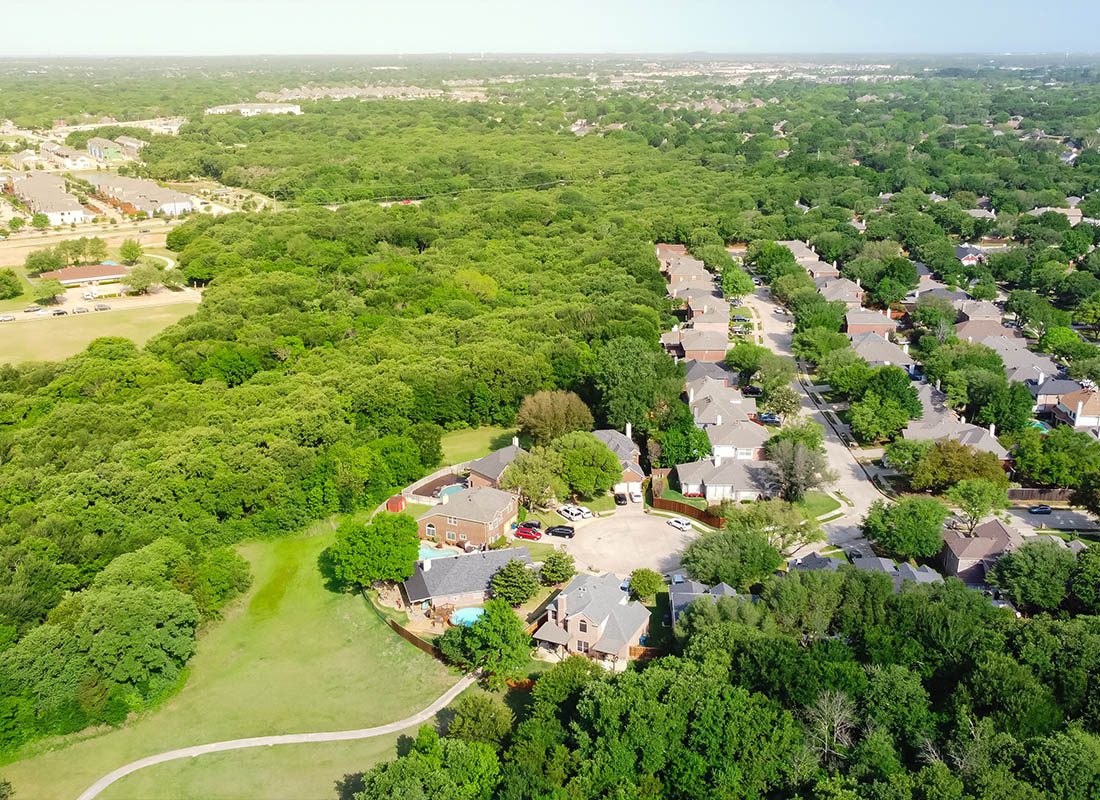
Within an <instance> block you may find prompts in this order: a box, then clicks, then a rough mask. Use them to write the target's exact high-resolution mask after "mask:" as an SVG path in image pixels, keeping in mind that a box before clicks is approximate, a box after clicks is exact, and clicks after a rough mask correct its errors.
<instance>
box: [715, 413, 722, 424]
mask: <svg viewBox="0 0 1100 800" xmlns="http://www.w3.org/2000/svg"><path fill="white" fill-rule="evenodd" d="M714 424H715V425H721V424H722V415H721V414H719V415H718V416H717V418H716V421H715V423H714Z"/></svg>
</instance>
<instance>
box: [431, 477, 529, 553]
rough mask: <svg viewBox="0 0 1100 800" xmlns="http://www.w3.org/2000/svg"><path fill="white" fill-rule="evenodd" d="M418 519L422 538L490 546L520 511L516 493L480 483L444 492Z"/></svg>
mask: <svg viewBox="0 0 1100 800" xmlns="http://www.w3.org/2000/svg"><path fill="white" fill-rule="evenodd" d="M440 499H441V500H442V503H440V505H437V506H432V507H431V508H429V509H428V510H427V511H425V512H424V513H423V514H421V515H420V516H419V517H418V518H417V520H416V525H417V530H418V532H419V533H420V538H421V539H428V540H430V541H433V542H445V543H447V544H451V545H456V546H458V547H465V546H467V545H469V546H473V547H488V546H489V545H490V544H492V543H493V542H495V541H496V540H497V539H499V538H500V537H501V536H503V535H504V534H505V533H506V532H507V531H508V530H509V528H510V527H511V525H512V523H513V522H514V521H515V519H516V514H517V513H518V510H519V508H518V504H517V500H516V496H515V495H514V494H511V493H510V492H502V491H501V490H500V489H492V488H489V487H478V488H474V489H463V490H462V491H461V492H455V493H454V494H450V495H444V496H443V497H441V498H440Z"/></svg>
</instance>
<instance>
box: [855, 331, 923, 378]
mask: <svg viewBox="0 0 1100 800" xmlns="http://www.w3.org/2000/svg"><path fill="white" fill-rule="evenodd" d="M850 338H851V340H852V349H853V350H854V351H855V352H856V355H858V356H859V357H860V358H862V359H863V360H864V361H866V362H867V363H868V364H870V365H871V366H872V367H890V366H893V367H901V368H902V369H904V370H905V371H906V372H911V371H912V370H913V368H914V367H916V365H917V362H916V361H914V360H913V359H912V357H910V355H909V345H908V344H906V345H905V346H904V347H898V346H897V345H896V344H894V343H893V342H891V341H890V340H889V339H885V338H883V337H882V336H879V335H878V334H877V333H859V334H856V335H855V336H852V337H850Z"/></svg>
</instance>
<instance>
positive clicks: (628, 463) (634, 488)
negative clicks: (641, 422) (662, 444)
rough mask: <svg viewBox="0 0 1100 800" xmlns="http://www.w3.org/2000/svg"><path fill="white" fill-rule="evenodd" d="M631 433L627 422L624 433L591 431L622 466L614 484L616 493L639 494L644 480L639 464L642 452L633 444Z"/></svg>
mask: <svg viewBox="0 0 1100 800" xmlns="http://www.w3.org/2000/svg"><path fill="white" fill-rule="evenodd" d="M632 433H633V431H632V430H631V425H630V423H629V422H628V423H627V424H626V433H622V432H620V431H615V430H600V431H592V435H593V436H595V437H596V438H597V439H599V440H600V441H601V442H603V443H604V444H606V445H607V448H608V449H609V450H610V451H611V452H612V453H614V454H615V456H616V457H617V458H618V459H619V464H621V465H622V468H623V475H622V478H621V479H620V480H619V482H618V483H616V484H615V487H614V491H616V492H624V493H627V492H641V491H642V481H644V480H645V473H644V472H643V471H642V464H641V458H642V451H641V450H640V449H639V448H638V445H637V444H635V442H634V439H633V438H632Z"/></svg>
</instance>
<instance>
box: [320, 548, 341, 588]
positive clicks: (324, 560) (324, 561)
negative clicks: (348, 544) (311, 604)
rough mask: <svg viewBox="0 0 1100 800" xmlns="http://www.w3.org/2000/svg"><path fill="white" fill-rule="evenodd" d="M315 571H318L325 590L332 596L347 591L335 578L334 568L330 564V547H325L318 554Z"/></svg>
mask: <svg viewBox="0 0 1100 800" xmlns="http://www.w3.org/2000/svg"><path fill="white" fill-rule="evenodd" d="M317 569H318V570H320V572H321V577H322V578H324V580H325V589H327V590H328V591H330V592H332V593H333V594H344V592H346V591H347V586H345V585H344V582H343V581H341V580H340V579H339V578H337V577H336V567H335V565H334V564H333V563H332V548H331V547H326V548H325V549H324V550H322V551H321V552H320V553H319V554H318V556H317Z"/></svg>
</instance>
